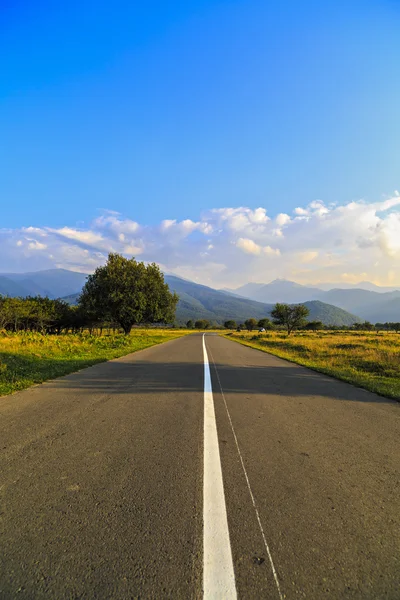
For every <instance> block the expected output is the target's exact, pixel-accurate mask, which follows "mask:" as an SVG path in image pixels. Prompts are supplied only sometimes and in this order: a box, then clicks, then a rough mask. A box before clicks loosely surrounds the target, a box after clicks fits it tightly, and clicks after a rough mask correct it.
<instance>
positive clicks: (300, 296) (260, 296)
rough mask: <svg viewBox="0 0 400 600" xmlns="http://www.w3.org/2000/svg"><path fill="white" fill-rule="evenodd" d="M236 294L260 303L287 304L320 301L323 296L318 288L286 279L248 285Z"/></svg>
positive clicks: (236, 291) (239, 289)
mask: <svg viewBox="0 0 400 600" xmlns="http://www.w3.org/2000/svg"><path fill="white" fill-rule="evenodd" d="M232 291H234V292H235V293H236V294H240V295H241V296H245V297H246V298H250V299H251V300H257V301H258V302H270V303H272V304H276V302H287V303H289V304H292V303H295V304H296V303H299V302H307V301H308V300H318V299H319V298H320V296H321V295H322V294H323V292H322V291H321V290H319V289H318V288H313V287H308V286H305V285H301V284H300V283H294V281H287V280H286V279H275V280H274V281H271V283H267V284H263V283H247V284H246V285H243V286H242V287H240V288H238V289H237V290H232Z"/></svg>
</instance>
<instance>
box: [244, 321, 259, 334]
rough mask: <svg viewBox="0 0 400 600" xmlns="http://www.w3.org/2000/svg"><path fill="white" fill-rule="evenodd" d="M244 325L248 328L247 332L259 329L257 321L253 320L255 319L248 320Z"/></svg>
mask: <svg viewBox="0 0 400 600" xmlns="http://www.w3.org/2000/svg"><path fill="white" fill-rule="evenodd" d="M244 324H245V326H246V329H247V331H253V329H255V328H256V327H257V321H256V319H253V318H252V319H247V320H246V321H245V322H244Z"/></svg>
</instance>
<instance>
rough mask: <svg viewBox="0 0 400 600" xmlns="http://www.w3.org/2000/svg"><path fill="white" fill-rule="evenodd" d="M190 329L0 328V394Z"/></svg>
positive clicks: (140, 347)
mask: <svg viewBox="0 0 400 600" xmlns="http://www.w3.org/2000/svg"><path fill="white" fill-rule="evenodd" d="M187 333H190V332H189V331H187V330H179V329H177V330H174V329H168V330H161V329H141V330H134V331H133V332H132V334H131V335H129V336H125V335H122V334H116V335H102V336H98V335H89V334H87V333H83V334H76V335H60V336H55V335H42V334H39V333H16V334H13V333H5V332H0V396H4V395H6V394H11V393H12V392H16V391H18V390H23V389H25V388H27V387H29V386H31V385H34V384H38V383H42V382H43V381H46V380H48V379H53V378H55V377H60V376H61V375H67V374H68V373H72V372H74V371H78V370H80V369H83V368H85V367H90V366H91V365H94V364H96V363H99V362H103V361H106V360H110V359H112V358H118V357H119V356H124V355H125V354H129V353H131V352H136V351H138V350H143V349H144V348H149V347H150V346H154V345H155V344H161V343H162V342H167V341H168V340H172V339H175V338H178V337H181V336H183V335H186V334H187Z"/></svg>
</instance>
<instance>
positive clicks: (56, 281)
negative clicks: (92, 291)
mask: <svg viewBox="0 0 400 600" xmlns="http://www.w3.org/2000/svg"><path fill="white" fill-rule="evenodd" d="M86 278H87V274H86V273H79V272H78V271H68V270H67V269H48V270H46V271H35V272H33V273H0V294H1V295H3V296H21V297H25V296H48V297H49V298H60V297H63V296H69V295H72V294H77V293H78V292H80V291H81V289H82V287H83V286H84V285H85V282H86Z"/></svg>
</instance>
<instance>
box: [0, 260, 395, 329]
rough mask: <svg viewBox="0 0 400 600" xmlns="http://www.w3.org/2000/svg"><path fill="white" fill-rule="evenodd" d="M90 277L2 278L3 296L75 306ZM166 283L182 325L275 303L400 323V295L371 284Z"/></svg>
mask: <svg viewBox="0 0 400 600" xmlns="http://www.w3.org/2000/svg"><path fill="white" fill-rule="evenodd" d="M86 277H87V275H86V274H85V273H79V272H75V271H68V270H66V269H50V270H46V271H36V272H32V273H2V274H0V295H4V296H20V297H25V296H35V295H41V296H48V297H49V298H65V297H68V300H69V301H70V302H72V303H74V302H76V300H77V297H78V296H79V293H80V291H81V289H82V287H83V285H84V283H85V281H86ZM165 280H166V281H167V283H168V284H169V286H170V288H171V289H172V290H173V291H176V292H177V293H178V294H179V296H180V301H179V304H178V309H177V319H178V320H179V321H180V322H184V321H187V320H188V319H193V318H196V319H209V320H211V321H215V322H217V323H221V322H222V321H223V320H225V319H228V318H232V319H235V320H238V321H242V320H244V319H246V318H248V317H249V316H252V317H254V318H261V317H264V316H266V315H267V314H269V313H270V310H271V308H272V306H273V305H274V304H275V303H276V302H286V303H290V304H297V303H304V304H306V305H307V306H308V308H309V309H310V317H309V318H310V320H321V321H322V322H324V323H326V324H332V325H349V324H351V323H354V322H355V321H357V320H360V319H361V320H368V321H371V322H372V323H376V322H386V321H395V322H398V321H400V290H398V289H395V288H379V287H378V286H376V285H374V284H372V283H369V282H363V283H361V284H358V285H359V286H362V287H358V286H351V285H350V284H347V286H346V288H331V289H322V288H320V287H314V286H305V285H301V284H299V283H295V282H293V281H287V280H284V279H276V280H275V281H272V282H271V283H268V284H263V283H248V284H246V285H243V286H241V287H239V288H237V289H235V290H215V289H213V288H210V287H207V286H204V285H200V284H197V283H194V282H192V281H187V280H185V279H181V278H179V277H176V276H173V275H166V276H165ZM324 287H328V286H327V285H325V286H324ZM367 288H368V289H367ZM377 290H378V291H377Z"/></svg>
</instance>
